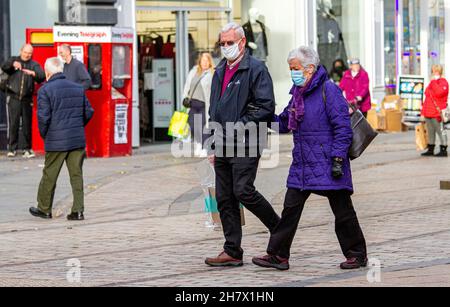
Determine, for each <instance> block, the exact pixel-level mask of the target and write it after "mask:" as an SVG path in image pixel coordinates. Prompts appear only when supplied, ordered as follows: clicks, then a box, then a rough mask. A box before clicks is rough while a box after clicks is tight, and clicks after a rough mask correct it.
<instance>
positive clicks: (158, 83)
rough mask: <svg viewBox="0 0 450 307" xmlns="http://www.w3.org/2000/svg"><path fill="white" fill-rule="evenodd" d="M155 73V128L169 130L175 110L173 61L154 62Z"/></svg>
mask: <svg viewBox="0 0 450 307" xmlns="http://www.w3.org/2000/svg"><path fill="white" fill-rule="evenodd" d="M153 73H154V75H153V76H154V86H155V89H154V90H153V114H154V115H153V116H154V117H153V123H154V125H153V126H154V128H156V129H158V128H163V129H167V128H169V126H170V120H171V119H172V116H173V113H174V110H175V94H174V70H173V60H171V59H164V60H154V61H153Z"/></svg>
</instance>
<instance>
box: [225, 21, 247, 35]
mask: <svg viewBox="0 0 450 307" xmlns="http://www.w3.org/2000/svg"><path fill="white" fill-rule="evenodd" d="M231 30H234V31H236V34H237V35H239V38H244V37H245V32H244V28H243V27H242V26H241V25H240V24H238V23H236V22H230V23H229V24H227V25H226V26H224V27H223V28H222V31H220V34H224V33H227V32H230V31H231Z"/></svg>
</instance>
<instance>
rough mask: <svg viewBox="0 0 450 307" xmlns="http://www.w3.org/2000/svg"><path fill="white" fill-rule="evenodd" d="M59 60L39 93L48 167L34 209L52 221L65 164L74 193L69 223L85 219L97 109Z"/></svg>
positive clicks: (47, 65)
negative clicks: (90, 129)
mask: <svg viewBox="0 0 450 307" xmlns="http://www.w3.org/2000/svg"><path fill="white" fill-rule="evenodd" d="M63 71H64V64H63V62H62V61H61V59H59V58H50V59H48V60H47V62H46V63H45V73H46V78H47V81H48V83H47V84H45V85H44V86H43V87H42V88H41V89H40V90H39V93H38V114H37V116H38V124H39V132H40V134H41V136H42V138H43V139H44V142H45V152H46V154H45V167H44V170H43V176H42V180H41V183H40V185H39V192H38V197H37V201H38V207H37V208H30V213H31V214H32V215H33V216H35V217H40V218H44V219H51V218H52V207H53V197H54V195H55V189H56V182H57V180H58V177H59V173H60V171H61V168H62V166H63V164H64V162H65V163H66V165H67V169H68V170H69V176H70V183H71V185H72V192H73V207H72V213H71V214H70V215H69V216H68V217H67V219H68V220H76V221H80V220H84V187H83V162H84V159H85V157H86V152H85V147H86V137H85V131H84V127H85V126H86V125H87V124H88V122H89V121H90V120H91V118H92V116H93V114H94V110H93V109H92V107H91V105H90V103H89V101H88V100H87V98H86V95H85V91H84V88H83V87H82V86H81V85H79V84H76V83H74V82H72V81H69V80H67V79H66V77H65V75H64V74H63Z"/></svg>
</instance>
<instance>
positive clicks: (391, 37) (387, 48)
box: [384, 0, 397, 95]
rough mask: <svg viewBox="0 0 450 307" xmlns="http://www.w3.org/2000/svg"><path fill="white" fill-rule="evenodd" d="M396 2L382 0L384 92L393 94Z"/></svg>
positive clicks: (395, 84) (395, 74)
mask: <svg viewBox="0 0 450 307" xmlns="http://www.w3.org/2000/svg"><path fill="white" fill-rule="evenodd" d="M395 18H396V3H395V2H394V1H392V0H384V68H385V69H384V71H385V76H384V83H385V86H386V94H389V95H393V94H395V93H396V88H397V53H396V51H397V49H396V46H395V44H396V42H397V33H396V30H395V29H396V28H395V27H396V25H395Z"/></svg>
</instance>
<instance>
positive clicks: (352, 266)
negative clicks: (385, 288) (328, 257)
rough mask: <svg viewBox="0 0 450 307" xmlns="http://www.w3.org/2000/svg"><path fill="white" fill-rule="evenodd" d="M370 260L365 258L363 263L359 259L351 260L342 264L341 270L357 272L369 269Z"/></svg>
mask: <svg viewBox="0 0 450 307" xmlns="http://www.w3.org/2000/svg"><path fill="white" fill-rule="evenodd" d="M368 262H369V260H368V259H367V258H365V259H364V260H363V261H361V260H359V259H358V258H349V259H347V261H346V262H343V263H341V270H357V269H360V268H365V267H367V264H368Z"/></svg>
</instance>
